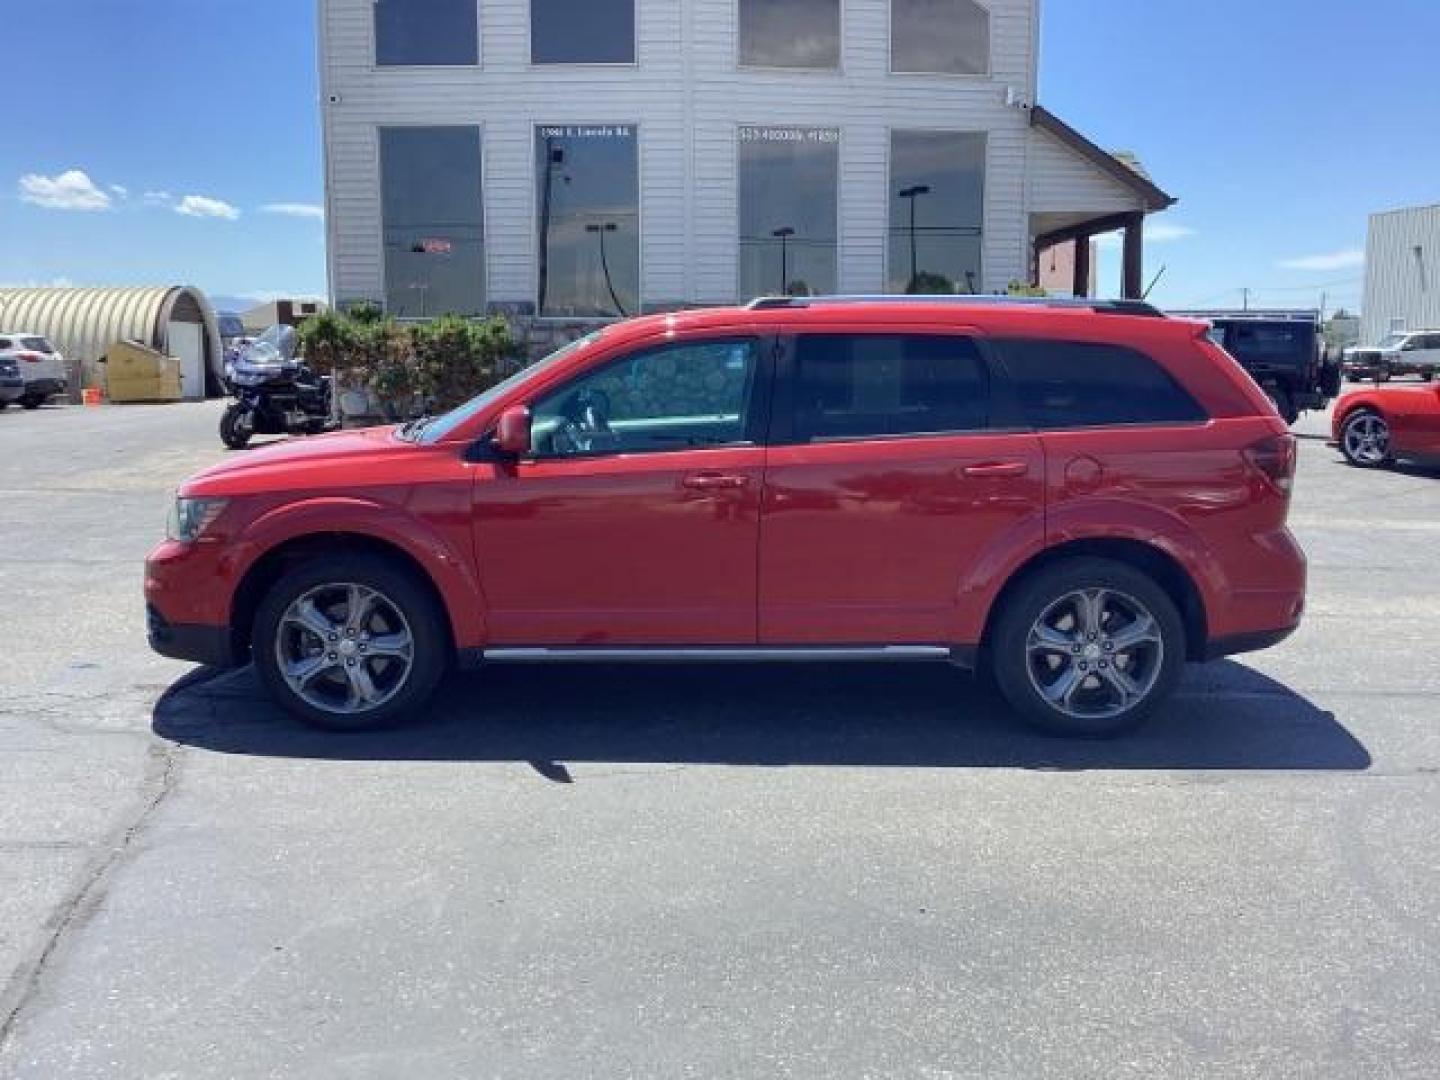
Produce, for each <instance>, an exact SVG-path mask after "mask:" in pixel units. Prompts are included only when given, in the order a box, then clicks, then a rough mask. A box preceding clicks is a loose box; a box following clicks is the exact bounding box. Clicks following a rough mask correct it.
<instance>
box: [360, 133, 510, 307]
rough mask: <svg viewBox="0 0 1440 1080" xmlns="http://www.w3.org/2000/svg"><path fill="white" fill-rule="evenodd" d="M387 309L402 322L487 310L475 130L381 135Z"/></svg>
mask: <svg viewBox="0 0 1440 1080" xmlns="http://www.w3.org/2000/svg"><path fill="white" fill-rule="evenodd" d="M380 188H381V212H382V214H383V222H384V233H385V305H386V309H387V310H388V311H389V312H390V314H392V315H395V316H397V317H399V318H405V319H426V318H432V317H433V316H436V315H443V314H451V313H453V314H457V315H478V314H481V313H482V312H483V311H484V310H485V224H484V222H485V218H484V199H483V197H482V195H481V190H480V129H479V128H476V127H393V128H381V129H380Z"/></svg>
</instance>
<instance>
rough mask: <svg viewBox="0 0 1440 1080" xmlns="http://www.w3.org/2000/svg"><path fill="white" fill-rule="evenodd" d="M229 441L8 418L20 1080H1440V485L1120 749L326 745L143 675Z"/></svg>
mask: <svg viewBox="0 0 1440 1080" xmlns="http://www.w3.org/2000/svg"><path fill="white" fill-rule="evenodd" d="M218 416H219V403H211V404H207V405H175V406H135V407H130V408H119V407H116V408H106V409H80V408H47V409H43V410H40V411H38V412H34V413H21V412H18V411H16V410H7V411H6V412H4V413H3V414H0V500H3V503H0V505H3V509H0V634H3V644H4V651H3V656H4V657H5V664H4V666H3V669H0V679H3V686H4V694H3V697H0V881H3V882H4V883H5V886H6V887H5V888H3V889H0V985H3V990H0V1075H6V1076H16V1077H26V1078H45V1080H51V1078H57V1077H72V1076H73V1077H92V1076H94V1077H99V1076H105V1077H140V1076H145V1077H161V1076H175V1077H180V1076H183V1077H210V1076H213V1077H259V1076H282V1075H283V1076H287V1077H288V1076H306V1077H337V1078H338V1077H346V1078H349V1077H371V1076H376V1077H389V1076H397V1077H398V1076H405V1077H412V1076H414V1077H422V1076H423V1077H440V1076H497V1077H500V1076H505V1077H509V1076H527V1077H529V1076H545V1077H567V1078H573V1077H577V1076H606V1077H611V1076H737V1077H739V1076H746V1077H749V1076H797V1077H839V1076H845V1077H880V1076H905V1077H931V1078H940V1077H966V1078H970V1077H974V1078H997V1077H1038V1076H1067V1077H1068V1076H1084V1077H1106V1078H1114V1077H1129V1076H1134V1077H1194V1076H1201V1075H1206V1076H1226V1077H1231V1076H1244V1077H1265V1078H1271V1077H1291V1076H1293V1077H1315V1076H1335V1077H1347V1078H1349V1077H1401V1076H1413V1077H1422V1076H1423V1077H1431V1076H1434V1075H1436V1074H1437V1072H1440V838H1437V834H1436V822H1437V820H1440V663H1437V660H1436V657H1437V648H1436V642H1437V630H1436V627H1437V624H1440V471H1433V470H1432V471H1426V470H1423V469H1414V468H1407V469H1404V470H1397V471H1394V472H1387V473H1378V474H1366V473H1361V472H1357V471H1355V470H1352V469H1349V468H1347V467H1345V466H1344V465H1342V464H1341V463H1340V461H1339V458H1338V455H1337V454H1336V453H1335V452H1334V451H1333V450H1330V449H1328V448H1327V447H1326V446H1325V445H1324V440H1323V432H1324V431H1325V420H1324V418H1323V417H1310V418H1307V419H1306V420H1303V421H1302V422H1301V424H1300V425H1299V426H1298V428H1297V430H1298V431H1299V433H1301V435H1302V436H1303V438H1302V446H1301V467H1300V474H1299V478H1298V485H1297V494H1296V500H1295V509H1294V515H1293V521H1294V526H1295V529H1296V532H1297V534H1298V535H1299V536H1300V537H1301V540H1302V542H1303V544H1304V545H1305V547H1306V549H1307V551H1308V553H1309V555H1310V558H1311V573H1312V592H1311V600H1310V613H1309V615H1308V618H1307V621H1306V623H1305V626H1304V628H1303V629H1302V630H1301V632H1300V633H1299V634H1298V635H1297V636H1296V637H1295V638H1293V639H1292V640H1291V641H1290V642H1288V643H1286V644H1285V645H1283V646H1281V647H1280V648H1278V649H1276V650H1273V651H1271V652H1268V653H1263V654H1259V655H1256V656H1253V657H1247V658H1242V659H1241V660H1239V661H1234V662H1225V663H1221V664H1218V665H1214V666H1212V667H1209V668H1204V669H1199V668H1197V669H1192V671H1191V673H1190V674H1189V676H1188V679H1187V682H1186V685H1185V687H1184V690H1183V692H1182V693H1181V694H1180V695H1179V696H1178V697H1177V699H1176V700H1175V701H1174V702H1173V704H1172V705H1171V706H1169V707H1168V708H1167V710H1166V712H1165V713H1164V715H1163V716H1162V717H1161V718H1160V719H1159V720H1158V721H1157V722H1156V723H1154V724H1153V725H1152V726H1151V727H1149V728H1147V729H1145V730H1144V731H1142V732H1141V733H1140V734H1138V735H1136V736H1133V737H1131V738H1128V739H1126V740H1124V741H1120V742H1114V743H1081V742H1066V741H1057V740H1051V739H1045V738H1041V737H1038V736H1033V735H1031V734H1029V733H1027V732H1025V731H1023V730H1020V729H1018V728H1017V727H1015V726H1014V724H1013V723H1012V722H1011V721H1010V720H1009V719H1008V718H1007V717H1006V715H1005V714H1004V712H1003V710H1001V709H1000V708H999V707H998V706H997V705H996V703H995V702H994V701H993V700H992V699H991V698H990V697H988V696H987V695H986V694H985V693H984V692H982V691H981V690H979V689H978V688H976V687H975V686H973V685H972V684H971V683H970V682H969V681H968V680H967V679H966V678H965V677H964V676H962V675H960V674H958V673H955V672H952V671H950V670H948V669H941V668H936V669H930V668H914V667H903V668H898V669H889V668H878V667H859V668H854V669H843V668H842V669H837V668H828V667H817V668H814V669H796V668H789V667H787V668H784V669H762V668H757V669H739V670H737V669H732V668H724V669H704V668H665V669H661V670H648V669H641V670H635V669H628V670H611V669H596V668H589V667H582V668H575V669H565V670H561V669H551V670H547V671H544V672H537V671H535V670H533V669H508V670H507V669H496V670H493V671H490V672H486V673H483V674H477V675H472V676H464V677H456V678H454V679H452V681H451V682H450V683H449V684H447V686H446V687H445V689H444V690H443V691H442V697H441V703H440V704H439V705H438V707H437V708H436V709H435V715H434V717H433V718H432V720H431V721H430V722H429V723H428V724H426V725H424V726H422V727H419V728H416V729H412V730H409V731H404V732H398V733H391V734H386V735H380V736H365V737H350V738H340V737H333V736H330V737H326V736H322V735H319V734H314V733H310V732H308V731H305V730H303V729H301V728H299V727H297V726H296V725H295V724H294V723H292V722H291V721H289V720H288V719H286V718H284V717H283V716H281V715H280V714H279V713H277V711H276V710H275V709H274V708H273V707H272V706H270V705H269V704H268V703H267V702H266V700H265V699H264V698H263V697H262V696H261V694H260V692H259V690H258V687H257V685H256V682H255V680H254V678H253V677H252V675H251V674H250V673H249V672H243V671H242V672H238V673H234V674H228V675H222V676H219V677H214V676H213V674H212V673H207V672H199V673H195V672H192V670H191V669H190V668H188V667H187V666H186V665H183V664H179V663H175V662H171V661H167V660H164V659H161V658H159V657H156V656H154V655H152V654H151V653H150V652H149V651H148V649H147V648H146V645H145V640H144V626H143V617H142V604H141V600H140V583H141V560H142V559H143V557H144V554H145V552H146V551H147V550H148V548H149V547H150V546H151V544H152V543H153V542H154V541H155V540H156V539H157V537H158V536H159V535H160V532H161V529H162V526H163V521H164V515H165V511H166V508H167V505H168V501H169V498H170V494H171V491H172V490H173V487H174V486H175V484H176V483H177V482H178V481H180V480H181V479H182V478H183V477H184V476H185V475H186V474H187V473H188V472H190V471H192V470H193V469H195V468H197V467H200V466H203V465H205V464H206V463H208V462H211V461H215V460H218V459H219V458H220V457H221V456H222V454H223V450H222V449H221V447H220V444H219V441H218V438H217V437H216V434H215V425H216V421H217V419H218Z"/></svg>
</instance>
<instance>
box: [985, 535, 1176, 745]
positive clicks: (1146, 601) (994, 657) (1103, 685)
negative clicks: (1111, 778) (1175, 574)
mask: <svg viewBox="0 0 1440 1080" xmlns="http://www.w3.org/2000/svg"><path fill="white" fill-rule="evenodd" d="M1095 590H1102V591H1103V592H1104V593H1106V594H1107V595H1109V596H1110V597H1111V598H1112V599H1113V600H1114V601H1116V602H1119V603H1122V604H1123V605H1125V606H1129V607H1130V608H1132V609H1135V610H1139V611H1141V612H1143V613H1145V614H1148V615H1149V616H1150V619H1151V625H1152V632H1153V635H1154V636H1155V637H1156V638H1157V643H1156V644H1152V645H1149V646H1147V647H1146V648H1145V651H1144V652H1143V654H1142V656H1141V658H1140V659H1138V660H1137V659H1136V658H1135V656H1136V654H1135V653H1129V654H1122V653H1120V652H1114V651H1112V652H1109V653H1105V652H1103V651H1100V652H1097V655H1096V656H1095V657H1089V656H1086V657H1084V658H1083V659H1082V658H1080V657H1075V658H1071V657H1068V656H1067V657H1066V658H1065V661H1064V662H1063V663H1062V666H1070V667H1073V668H1076V669H1084V674H1081V673H1080V672H1079V671H1076V672H1074V679H1075V681H1076V682H1077V683H1078V687H1077V690H1078V692H1079V694H1088V695H1091V699H1092V700H1096V701H1098V700H1099V698H1100V697H1101V696H1102V695H1105V696H1108V695H1110V694H1112V693H1113V689H1112V688H1111V687H1110V685H1109V682H1108V680H1109V679H1110V678H1112V675H1108V674H1107V675H1104V676H1103V678H1102V674H1101V672H1100V670H1099V669H1100V668H1102V667H1103V668H1106V669H1107V671H1108V670H1112V669H1110V667H1109V665H1114V668H1113V671H1114V672H1117V673H1121V674H1124V675H1125V676H1126V678H1127V681H1129V682H1131V684H1132V685H1133V684H1134V682H1135V680H1132V679H1130V673H1131V672H1135V671H1140V672H1143V677H1142V678H1141V679H1140V680H1139V682H1140V683H1141V684H1142V685H1143V687H1144V692H1143V694H1140V695H1139V696H1137V697H1136V699H1135V700H1134V701H1133V702H1130V703H1129V704H1128V705H1125V706H1123V708H1122V707H1120V706H1118V705H1116V706H1115V708H1116V710H1117V711H1114V712H1111V713H1107V714H1104V715H1101V714H1100V712H1099V708H1098V705H1097V707H1096V709H1095V710H1092V712H1093V714H1092V715H1077V713H1078V712H1083V711H1085V710H1084V709H1082V708H1079V707H1077V708H1075V709H1072V711H1065V710H1064V709H1062V708H1061V707H1059V706H1057V705H1055V704H1052V702H1051V701H1049V700H1047V699H1046V697H1045V696H1044V695H1043V694H1042V692H1041V687H1040V685H1039V683H1040V682H1041V681H1042V680H1041V676H1042V675H1043V674H1046V673H1047V672H1046V671H1042V670H1038V669H1036V668H1035V667H1034V665H1035V664H1036V661H1035V660H1034V659H1033V658H1032V653H1031V649H1030V638H1031V631H1032V629H1033V628H1035V627H1036V625H1037V623H1039V622H1040V620H1041V619H1042V617H1044V616H1047V614H1048V613H1050V612H1052V611H1054V610H1056V609H1057V608H1058V607H1059V606H1060V605H1062V604H1063V601H1064V599H1065V598H1066V597H1068V596H1070V595H1072V594H1076V593H1079V592H1082V591H1085V592H1092V593H1093V591H1095ZM1003 603H1004V607H1003V608H1002V609H1001V611H1000V612H999V615H998V618H997V620H996V622H995V626H994V630H993V633H992V635H991V641H990V650H989V652H990V657H991V661H990V662H991V665H992V669H993V672H994V677H995V682H996V685H997V686H998V687H999V689H1000V692H1001V693H1002V694H1003V695H1004V696H1005V699H1006V700H1007V701H1009V702H1010V704H1011V706H1013V707H1014V709H1015V711H1016V712H1018V713H1019V714H1020V716H1021V717H1023V718H1024V719H1025V720H1026V721H1028V722H1029V723H1030V724H1032V725H1034V726H1035V727H1037V728H1039V729H1040V730H1042V731H1045V732H1048V733H1049V734H1052V735H1063V736H1070V737H1079V738H1112V737H1114V736H1116V735H1120V734H1123V733H1125V732H1127V731H1131V730H1133V729H1134V728H1135V727H1137V726H1138V725H1139V724H1141V723H1142V722H1143V721H1144V720H1145V719H1146V718H1147V717H1149V716H1150V715H1151V714H1152V713H1153V712H1154V711H1155V709H1156V708H1158V707H1159V706H1160V705H1161V704H1162V703H1163V702H1164V701H1165V699H1166V698H1167V697H1169V696H1170V694H1171V693H1172V692H1173V691H1174V689H1175V686H1176V684H1177V683H1178V682H1179V681H1180V675H1181V673H1182V671H1183V670H1184V667H1185V652H1186V643H1185V624H1184V623H1183V622H1182V620H1181V618H1180V613H1179V612H1178V611H1177V610H1176V608H1175V603H1174V601H1172V600H1171V599H1170V596H1169V595H1168V594H1167V593H1166V592H1165V590H1164V589H1162V588H1161V587H1160V586H1159V585H1158V584H1157V583H1156V582H1155V581H1154V580H1153V579H1152V578H1151V577H1149V575H1147V574H1145V573H1143V572H1142V571H1140V570H1137V569H1135V568H1134V567H1132V566H1128V565H1126V564H1125V563H1121V562H1115V561H1113V560H1110V559H1101V558H1093V557H1082V558H1074V559H1067V560H1065V561H1063V562H1059V563H1055V564H1053V565H1051V566H1047V567H1045V568H1044V569H1042V570H1039V571H1037V572H1036V573H1034V574H1032V575H1031V576H1029V577H1027V578H1026V579H1024V580H1023V581H1021V582H1020V583H1019V585H1018V587H1017V588H1015V589H1014V590H1012V591H1011V592H1010V593H1009V595H1008V596H1007V597H1006V598H1005V600H1004V601H1003ZM1116 614H1117V613H1116V612H1114V611H1111V612H1109V613H1108V614H1106V615H1105V616H1104V617H1105V618H1106V619H1110V618H1112V617H1114V616H1115V615H1116ZM1107 625H1108V624H1107ZM1124 628H1125V627H1124V625H1123V624H1122V625H1121V627H1120V629H1121V630H1123V629H1124ZM1076 637H1078V638H1081V639H1082V640H1083V639H1084V637H1085V635H1084V634H1083V633H1080V632H1079V630H1078V622H1077V632H1076ZM1107 641H1108V638H1104V637H1103V631H1102V636H1101V639H1100V640H1099V641H1096V640H1094V639H1092V640H1090V641H1088V642H1085V643H1084V644H1077V647H1079V648H1082V649H1084V648H1086V647H1087V646H1096V647H1097V648H1098V649H1100V650H1103V648H1104V644H1105V643H1106V642H1107ZM1056 651H1057V653H1061V652H1063V650H1056ZM1056 659H1057V662H1058V656H1057V657H1056ZM1117 659H1120V660H1122V661H1123V663H1124V665H1125V667H1126V670H1124V671H1122V670H1121V665H1120V664H1118V663H1116V660H1117ZM1040 667H1043V663H1041V664H1040ZM1057 670H1058V669H1057ZM1059 682H1060V680H1059V679H1057V680H1056V685H1058V683H1059ZM1092 683H1093V684H1095V685H1094V687H1093V689H1087V688H1089V687H1090V684H1092ZM1079 694H1077V696H1079Z"/></svg>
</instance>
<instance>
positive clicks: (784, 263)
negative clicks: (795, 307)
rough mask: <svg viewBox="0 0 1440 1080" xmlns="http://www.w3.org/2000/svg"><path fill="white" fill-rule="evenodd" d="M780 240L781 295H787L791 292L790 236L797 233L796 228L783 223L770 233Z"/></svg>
mask: <svg viewBox="0 0 1440 1080" xmlns="http://www.w3.org/2000/svg"><path fill="white" fill-rule="evenodd" d="M770 235H771V236H773V237H776V238H777V239H778V240H779V241H780V295H781V296H785V295H788V293H789V292H790V251H789V247H788V245H789V243H790V237H792V236H794V235H795V230H794V229H792V228H791V227H790V226H789V225H782V226H781V227H780V228H778V229H776V230H775V231H774V232H772V233H771V234H770Z"/></svg>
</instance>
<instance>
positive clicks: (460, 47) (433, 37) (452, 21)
mask: <svg viewBox="0 0 1440 1080" xmlns="http://www.w3.org/2000/svg"><path fill="white" fill-rule="evenodd" d="M476 11H477V5H476V3H475V0H375V63H376V64H378V65H379V66H381V67H387V66H391V65H397V64H435V65H444V64H478V63H479V62H480V39H479V31H478V29H477V27H476V20H475V13H476Z"/></svg>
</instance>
